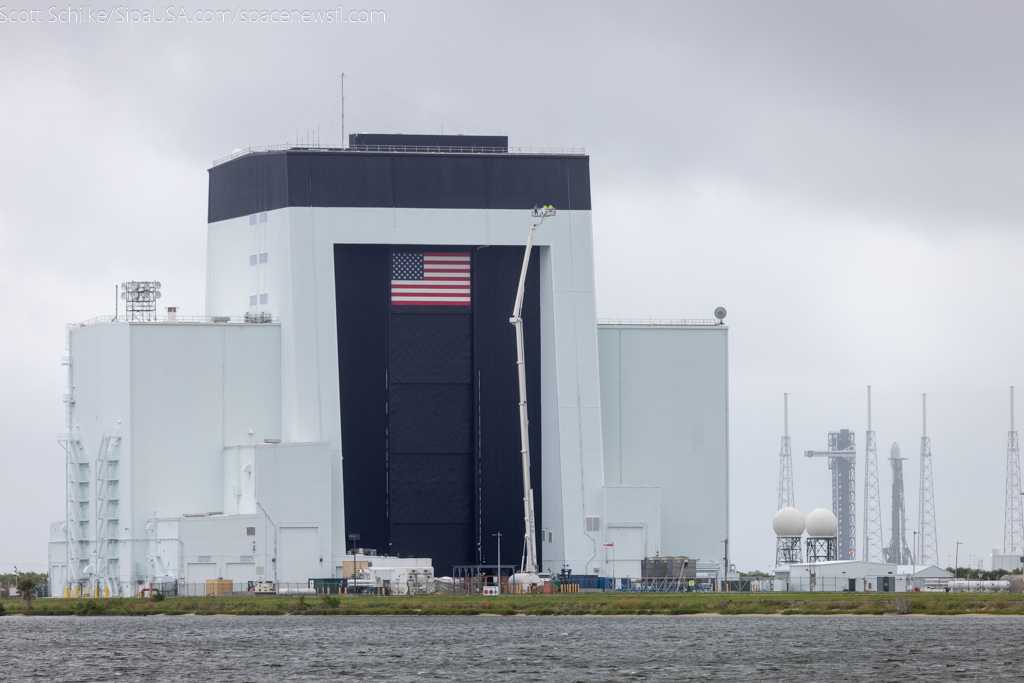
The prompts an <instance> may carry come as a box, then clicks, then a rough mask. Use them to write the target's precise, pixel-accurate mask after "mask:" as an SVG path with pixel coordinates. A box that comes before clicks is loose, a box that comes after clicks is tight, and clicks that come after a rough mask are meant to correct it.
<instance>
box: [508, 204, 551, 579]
mask: <svg viewBox="0 0 1024 683" xmlns="http://www.w3.org/2000/svg"><path fill="white" fill-rule="evenodd" d="M531 215H532V216H533V217H534V218H539V219H540V220H539V221H537V222H536V223H534V224H533V225H532V226H531V227H530V237H529V239H527V240H526V253H525V254H523V270H522V272H521V273H520V274H519V289H518V290H516V304H515V308H514V309H513V310H512V317H511V318H509V322H510V323H512V324H513V325H514V326H515V328H516V365H517V367H518V369H519V436H520V439H521V441H522V455H523V511H524V521H525V523H526V534H525V536H524V543H523V562H522V565H521V566H520V571H519V573H518V574H516V575H515V576H513V577H512V582H513V583H515V584H518V585H536V584H540V583H541V578H540V577H539V576H538V575H537V528H536V524H535V522H534V513H533V486H532V485H531V484H530V419H529V417H528V416H527V412H526V358H525V352H524V349H523V319H522V317H520V314H521V313H522V309H523V295H524V294H525V291H526V270H527V268H529V266H530V251H531V250H532V249H533V233H534V231H535V230H536V229H537V228H538V227H540V224H541V223H543V222H544V220H545V219H546V218H548V217H550V216H554V215H555V208H554V207H553V206H545V207H542V208H538V207H536V206H535V207H533V213H532V214H531Z"/></svg>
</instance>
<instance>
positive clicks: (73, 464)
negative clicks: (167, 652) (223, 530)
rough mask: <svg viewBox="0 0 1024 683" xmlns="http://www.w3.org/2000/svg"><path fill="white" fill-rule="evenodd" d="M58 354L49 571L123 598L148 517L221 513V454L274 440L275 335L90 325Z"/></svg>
mask: <svg viewBox="0 0 1024 683" xmlns="http://www.w3.org/2000/svg"><path fill="white" fill-rule="evenodd" d="M68 358H69V361H68V362H69V380H70V388H69V397H68V427H69V433H67V434H66V435H64V436H63V437H62V441H63V442H64V443H65V444H66V445H67V448H68V463H67V470H68V484H67V501H68V502H67V513H68V517H67V519H66V520H64V521H63V522H62V523H60V524H59V525H55V526H54V531H53V532H52V537H51V543H50V564H51V566H53V567H59V568H58V569H57V570H56V571H57V572H58V573H59V574H60V575H61V576H63V577H64V578H65V580H66V581H67V582H69V583H70V582H84V583H88V584H91V585H94V586H108V587H109V588H110V589H111V590H114V591H120V592H122V593H124V594H132V593H133V592H134V591H133V590H130V589H125V588H124V586H126V585H127V584H129V583H131V582H134V581H137V580H139V579H141V578H142V577H145V576H147V575H150V573H151V567H149V566H148V560H147V557H148V554H149V553H150V548H149V544H150V540H151V536H152V534H151V533H150V531H151V529H148V528H147V526H148V525H149V523H150V521H151V520H153V519H154V518H167V517H177V516H181V515H185V514H208V513H211V512H216V513H222V512H224V511H225V503H226V498H227V497H226V495H225V493H226V492H225V485H224V479H225V476H224V475H225V467H224V461H225V458H224V454H225V446H239V445H250V446H251V445H254V444H256V443H260V442H262V441H263V440H264V439H278V438H280V433H281V418H280V415H281V400H280V358H281V347H280V327H279V326H278V325H275V324H260V325H254V324H230V323H217V324H212V323H174V322H152V323H128V322H96V323H93V324H87V325H81V326H73V327H72V328H71V329H70V330H69V356H68ZM61 527H63V529H62V528H61ZM61 535H64V536H65V537H66V540H64V539H62V538H61Z"/></svg>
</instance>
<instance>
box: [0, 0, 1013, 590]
mask: <svg viewBox="0 0 1024 683" xmlns="http://www.w3.org/2000/svg"><path fill="white" fill-rule="evenodd" d="M290 1H291V2H293V5H287V4H286V5H280V4H278V5H275V6H277V7H285V6H286V7H287V8H289V9H299V10H302V9H310V10H323V9H329V8H330V7H331V4H330V3H323V4H322V5H321V4H316V0H309V2H308V4H301V3H302V2H305V0H290ZM19 2H20V0H19ZM151 7H152V6H146V7H145V8H144V7H142V6H139V7H138V9H139V10H142V9H150V8H151ZM161 7H167V6H159V5H158V6H156V8H157V10H158V11H159V10H160V8H161ZM240 7H242V8H261V7H263V5H261V4H259V3H252V4H243V5H241V6H240ZM19 8H21V9H30V8H37V9H40V10H41V11H40V12H38V13H35V14H31V15H22V16H23V17H24V16H28V17H29V18H32V17H36V18H39V19H40V21H38V22H35V23H32V22H30V23H25V24H21V23H14V22H13V21H12V19H11V18H12V17H14V18H17V13H16V12H12V10H15V9H19ZM48 8H49V5H48V4H46V3H41V4H30V3H27V2H25V3H22V4H11V5H8V6H6V8H4V9H3V10H0V188H2V190H0V287H2V291H3V297H2V299H0V302H2V303H0V306H2V309H0V310H2V311H3V321H4V323H5V329H6V334H3V335H2V336H0V444H2V445H0V472H2V475H0V476H2V480H3V482H4V485H3V487H2V488H0V519H3V520H4V523H3V524H2V525H0V571H9V570H10V568H11V566H12V565H15V564H17V565H18V567H19V568H21V569H33V570H38V571H43V570H44V568H45V563H46V538H47V537H46V534H47V524H48V523H49V522H51V521H55V520H57V519H60V518H61V517H62V516H63V511H64V503H63V499H64V484H63V481H64V464H63V451H62V450H61V449H60V448H59V446H58V445H57V443H56V434H57V433H58V432H60V431H63V430H64V413H63V404H62V403H61V394H63V393H64V392H65V381H66V380H65V374H64V372H63V370H64V369H63V368H62V367H61V365H60V358H61V356H62V355H64V329H65V328H64V325H65V323H67V322H71V321H78V320H84V319H87V318H91V317H93V316H96V315H103V314H110V313H112V312H113V296H114V291H113V290H114V285H115V284H116V283H118V282H120V281H122V280H124V279H126V278H136V279H142V278H147V279H149V278H152V279H159V280H161V281H162V282H163V283H164V293H165V298H164V299H163V302H164V303H166V304H168V305H173V304H177V305H178V306H179V307H180V310H181V312H182V313H183V314H186V315H201V314H202V313H203V300H204V299H203V292H204V287H205V282H204V277H205V236H206V198H207V175H206V169H207V168H209V166H210V163H211V161H212V160H213V159H214V158H218V157H221V156H224V155H226V154H228V153H230V152H231V150H232V149H234V148H237V147H247V146H251V145H264V144H273V143H275V142H283V141H287V140H294V139H295V136H296V134H298V135H299V136H301V137H305V136H306V135H307V132H308V131H314V130H317V129H319V131H320V133H319V135H320V139H321V141H323V142H325V143H326V142H335V143H337V142H340V140H341V131H340V125H339V124H340V122H339V112H338V106H337V105H338V87H337V85H338V84H337V81H338V77H339V75H340V73H341V72H342V71H344V72H345V73H346V88H345V96H346V117H347V131H346V132H358V131H372V132H391V131H396V132H399V131H400V132H411V133H434V132H441V130H442V126H443V130H444V132H445V133H457V132H462V133H485V134H502V135H505V134H507V135H508V136H509V137H510V143H511V144H512V145H513V146H531V147H533V146H536V147H578V146H585V147H586V148H587V151H588V153H589V154H590V155H591V173H592V179H593V188H592V191H593V206H594V229H595V236H594V240H595V249H596V259H597V264H596V266H597V288H598V293H597V297H598V313H599V315H600V316H602V317H661V318H669V317H708V316H709V315H710V313H711V311H712V310H713V309H714V308H715V307H716V306H719V305H721V306H725V307H726V308H728V310H729V317H728V319H727V322H728V323H729V324H730V326H731V328H730V360H731V369H730V370H731V372H730V397H731V415H730V422H731V456H730V457H731V467H730V471H731V500H732V503H731V514H732V544H731V547H732V554H733V557H734V559H735V562H736V564H737V565H738V567H739V568H740V569H741V570H750V569H756V568H761V569H767V568H768V566H769V565H770V564H771V562H772V560H773V558H774V536H773V535H772V532H771V526H770V520H771V515H772V514H773V513H774V511H775V504H776V482H777V478H778V450H779V438H780V436H781V431H782V393H783V392H786V391H788V392H790V393H791V400H790V416H791V417H790V429H791V434H792V437H793V449H794V451H795V452H802V451H804V450H807V449H810V448H824V447H825V444H826V439H827V432H828V431H829V430H834V429H839V428H852V429H856V430H857V438H858V443H859V445H861V447H862V442H863V429H864V427H865V423H866V415H865V412H866V411H865V405H864V404H865V399H864V396H865V386H866V385H868V384H871V385H874V386H875V396H876V401H875V409H874V421H875V429H876V432H877V434H878V443H879V451H880V454H881V455H882V457H883V458H885V457H886V456H887V454H888V449H889V445H890V444H891V443H892V442H893V441H898V442H899V443H900V446H901V448H902V450H903V454H904V455H905V456H908V457H909V458H910V459H909V460H908V461H907V462H906V463H905V467H906V468H907V469H906V473H907V474H906V479H907V484H908V487H909V490H908V516H909V517H910V519H911V520H916V518H917V484H918V476H917V467H918V458H917V455H916V454H917V452H918V449H919V444H920V436H921V434H920V422H921V415H920V403H921V401H920V394H921V393H923V392H927V393H928V394H929V411H930V415H929V432H930V435H931V436H932V450H933V453H934V471H935V495H936V503H937V507H938V537H939V547H940V557H941V558H942V561H943V563H944V564H945V562H946V557H947V556H948V555H952V553H953V552H954V550H955V543H956V541H958V540H960V541H964V542H965V544H966V545H965V546H964V547H963V548H961V557H964V556H970V555H975V556H984V557H986V558H987V555H988V554H989V553H990V552H991V550H992V548H996V547H1000V546H1002V537H1003V500H1004V495H1003V490H1004V469H1005V453H1006V436H1007V434H1006V432H1007V430H1008V428H1009V426H1008V422H1009V406H1008V389H1007V387H1008V386H1009V385H1011V384H1017V385H1024V358H1022V355H1021V340H1022V336H1024V315H1022V314H1024V302H1022V301H1021V297H1020V295H1019V293H1020V281H1021V272H1020V263H1021V261H1022V257H1024V235H1022V231H1021V229H1020V227H1021V220H1022V215H1024V213H1022V209H1024V193H1022V187H1021V184H1022V179H1024V173H1022V171H1024V129H1022V121H1024V116H1022V115H1024V41H1022V40H1021V38H1020V29H1021V26H1022V21H1024V5H1021V4H1020V3H1014V2H971V3H966V2H960V3H953V2H936V1H934V0H930V1H928V2H901V3H892V2H845V3H844V2H833V3H821V2H746V3H738V2H723V1H720V0H716V1H715V2H710V1H709V2H702V3H696V2H666V3H654V2H650V3H599V2H582V3H562V4H559V5H557V6H552V4H551V3H542V2H515V3H501V4H499V3H480V2H475V3H472V2H466V3H459V2H451V3H443V2H433V3H428V2H416V3H410V2H394V1H393V0H379V1H378V0H373V2H369V0H368V1H367V2H366V3H365V4H362V5H360V6H356V5H351V6H349V5H346V6H345V8H344V10H343V12H344V13H345V14H346V15H348V13H349V12H350V11H351V10H359V9H366V10H371V9H373V10H384V11H385V13H386V14H385V17H386V20H385V21H384V22H379V21H378V22H375V23H364V24H359V23H344V24H336V23H332V24H298V25H280V24H277V25H257V26H251V25H248V24H247V23H242V22H240V21H238V20H237V18H236V22H235V23H234V24H227V23H205V22H204V23H196V22H194V21H193V22H188V23H186V22H185V21H183V20H179V21H175V22H173V23H170V22H167V21H165V22H164V23H162V24H139V23H136V24H134V25H129V24H128V23H127V22H122V21H117V20H116V18H115V19H114V20H112V21H111V23H109V24H106V25H100V24H71V25H68V24H61V23H58V22H50V21H49V18H50V14H49V9H48ZM178 8H179V6H175V9H174V12H175V13H176V12H177V11H178ZM185 9H186V10H187V12H188V13H189V14H190V15H194V13H195V11H197V10H207V9H211V10H212V9H228V10H232V11H234V10H236V9H237V7H235V6H229V5H223V6H222V5H217V4H215V3H213V2H211V3H210V4H196V5H186V6H185ZM54 12H55V13H56V12H57V10H54ZM65 16H66V15H65ZM5 17H6V19H7V20H6V21H4V18H5ZM862 464H863V463H862V462H861V463H859V469H858V512H862V511H863V499H862V493H863V489H862V487H863V469H862ZM881 465H882V468H883V469H882V473H881V474H882V476H881V482H882V488H883V499H884V500H883V518H884V519H886V520H887V519H888V517H887V515H888V512H887V510H888V500H887V497H888V496H887V491H888V486H889V481H890V478H889V473H888V470H887V469H886V466H887V463H886V462H885V461H884V460H883V462H882V463H881ZM794 469H795V478H796V500H797V506H798V507H799V508H801V509H802V510H803V511H804V512H805V513H806V512H809V511H810V509H812V508H814V507H819V506H823V507H829V506H830V501H831V493H830V483H829V482H830V479H829V473H828V471H827V469H826V466H825V463H824V462H821V461H808V460H806V459H805V458H803V457H796V458H794ZM885 526H886V541H887V540H888V533H889V532H888V523H887V522H886V523H885ZM860 549H861V539H860V535H859V533H858V553H859V552H860ZM961 564H965V562H961ZM986 566H987V565H986Z"/></svg>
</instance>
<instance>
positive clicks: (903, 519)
mask: <svg viewBox="0 0 1024 683" xmlns="http://www.w3.org/2000/svg"><path fill="white" fill-rule="evenodd" d="M904 460H906V458H901V457H900V445H899V444H898V443H893V445H892V448H891V449H889V464H890V465H892V538H891V539H890V540H889V545H887V546H886V547H885V550H884V551H883V552H882V555H883V556H884V557H885V561H886V562H889V563H890V564H897V565H899V564H911V563H912V562H913V561H914V557H913V555H912V554H911V552H910V546H908V545H907V510H906V506H905V505H904V502H903V461H904Z"/></svg>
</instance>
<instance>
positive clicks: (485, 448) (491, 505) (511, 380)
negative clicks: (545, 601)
mask: <svg viewBox="0 0 1024 683" xmlns="http://www.w3.org/2000/svg"><path fill="white" fill-rule="evenodd" d="M523 251H524V248H523V247H508V246H502V247H486V248H484V249H479V250H477V252H476V268H475V269H474V274H473V283H474V284H473V296H474V308H475V309H476V313H475V315H474V316H473V324H474V334H475V344H474V347H473V348H474V354H475V361H474V369H475V370H476V372H477V379H478V383H479V387H478V388H477V389H478V391H477V396H478V402H477V403H478V411H479V414H478V420H479V427H478V429H479V436H480V438H479V441H478V452H477V467H478V473H479V474H478V478H479V481H478V486H479V495H480V499H479V510H478V514H479V529H478V530H479V538H478V539H477V540H478V542H479V543H480V547H481V558H480V559H481V561H484V560H486V562H487V563H488V564H495V563H496V562H497V559H498V552H497V549H498V542H497V538H496V537H494V536H493V534H495V533H498V532H500V533H501V534H502V536H501V542H502V547H501V555H502V557H501V559H502V562H503V563H505V564H510V563H515V564H518V563H519V560H520V558H521V556H522V552H523V532H524V521H523V475H522V455H521V453H520V449H521V445H520V438H519V408H518V406H519V376H518V370H517V367H516V336H515V328H514V327H513V326H512V324H511V323H509V316H510V315H511V314H512V306H513V304H514V303H515V298H516V288H517V286H518V284H519V272H520V269H521V268H522V264H523ZM522 316H523V335H524V342H525V357H526V387H527V397H526V400H527V406H528V410H529V418H530V479H531V483H532V485H533V494H534V511H535V521H536V525H537V531H538V536H539V532H540V529H541V527H542V518H543V517H542V509H541V457H542V454H541V444H540V425H541V419H540V411H541V404H540V264H539V252H538V250H536V249H535V250H533V252H532V254H531V257H530V267H529V270H528V271H527V277H526V294H525V297H524V299H523V311H522ZM542 550H543V546H542V543H541V542H540V539H539V538H538V542H537V551H538V561H540V559H542V557H543V556H542Z"/></svg>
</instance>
